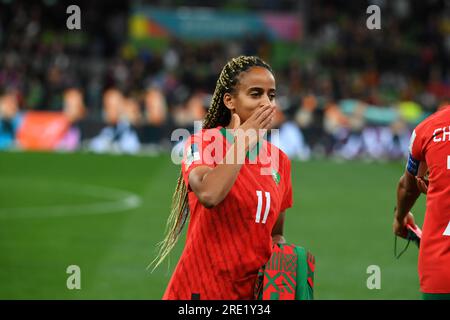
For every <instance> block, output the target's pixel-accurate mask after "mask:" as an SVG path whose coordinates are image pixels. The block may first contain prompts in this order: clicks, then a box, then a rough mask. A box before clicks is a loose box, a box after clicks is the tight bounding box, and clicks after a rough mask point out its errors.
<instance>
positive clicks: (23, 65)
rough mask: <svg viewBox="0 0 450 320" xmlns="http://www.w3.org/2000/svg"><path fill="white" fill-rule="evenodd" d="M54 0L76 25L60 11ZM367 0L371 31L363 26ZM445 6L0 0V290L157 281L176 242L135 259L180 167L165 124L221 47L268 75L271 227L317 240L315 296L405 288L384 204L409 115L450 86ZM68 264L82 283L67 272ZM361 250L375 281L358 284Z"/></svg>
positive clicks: (416, 116)
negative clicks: (250, 59) (75, 15)
mask: <svg viewBox="0 0 450 320" xmlns="http://www.w3.org/2000/svg"><path fill="white" fill-rule="evenodd" d="M70 4H77V5H78V6H79V7H80V9H81V30H68V29H67V27H66V20H67V18H68V17H69V16H70V14H67V13H66V8H67V7H68V6H69V5H70ZM370 4H376V5H378V6H380V8H381V30H369V29H368V28H367V27H366V20H367V18H368V17H369V15H368V14H367V13H366V8H367V7H368V6H369V5H370ZM449 10H450V3H449V1H408V0H400V1H395V2H388V1H383V0H380V1H372V2H368V1H355V2H351V3H350V2H348V1H332V2H331V1H323V0H322V1H294V0H292V1H291V0H283V1H247V2H245V4H244V3H242V2H240V1H232V0H229V1H222V2H220V4H211V3H209V1H201V0H197V1H195V0H192V1H175V0H172V1H171V0H166V1H162V0H161V1H123V2H121V3H120V4H119V3H115V4H114V5H111V4H108V3H107V2H101V1H98V2H97V1H78V2H73V3H69V2H65V1H58V0H45V1H35V2H33V3H28V2H25V1H16V0H2V1H0V21H1V23H0V47H1V50H0V95H1V100H0V120H1V121H0V149H1V150H2V151H0V298H2V299H24V298H30V299H56V298H61V299H85V298H86V299H159V298H160V297H161V296H162V293H163V291H164V288H165V285H166V284H167V282H168V280H169V277H170V274H171V270H172V269H173V267H174V265H175V263H176V261H177V258H178V256H179V254H180V252H181V249H182V243H181V242H180V243H179V244H178V246H177V248H176V250H175V252H174V253H173V254H172V257H171V264H170V266H169V267H168V268H167V267H166V265H165V266H164V267H160V268H159V269H157V270H156V271H155V272H154V273H150V272H149V271H148V270H147V269H146V267H147V265H148V264H149V262H150V261H151V260H152V258H153V257H154V254H155V250H154V248H155V244H156V243H157V242H158V241H160V240H161V239H162V237H163V230H164V226H165V220H166V218H167V215H168V210H169V206H170V199H171V196H172V193H173V188H174V186H175V181H176V177H177V175H178V172H179V171H178V170H179V169H178V167H177V166H176V165H175V164H173V163H172V161H171V158H170V153H171V151H172V148H173V147H174V146H175V143H174V142H172V141H170V134H171V132H172V131H173V130H174V129H175V128H187V129H188V130H190V131H191V132H192V130H193V127H192V123H193V121H194V120H199V119H201V118H202V117H203V115H204V113H205V111H206V109H207V106H208V103H209V99H210V95H211V93H212V91H213V89H214V85H215V80H216V78H217V75H218V72H219V71H220V69H221V67H222V66H223V64H224V63H225V62H226V61H227V60H228V59H229V58H230V57H231V56H235V55H238V54H258V55H260V56H261V57H263V58H264V59H266V60H267V61H268V62H269V63H271V64H272V65H273V67H274V70H275V73H276V77H277V86H278V97H277V103H278V106H279V107H280V112H279V114H278V117H277V121H276V124H275V128H279V129H280V134H281V141H280V143H281V147H282V148H283V149H284V150H285V151H286V152H287V153H288V154H289V156H290V157H291V158H292V161H293V166H292V170H293V180H292V181H293V186H294V207H293V208H292V209H290V210H289V211H288V212H287V216H288V217H287V222H286V226H285V235H286V237H287V239H288V240H289V241H290V242H293V243H296V244H299V245H302V246H304V247H306V248H308V249H310V250H311V251H312V252H313V253H314V254H315V256H316V261H317V271H316V288H315V290H316V298H318V299H417V298H419V297H420V295H419V292H418V279H417V271H416V265H417V250H416V248H414V247H413V246H411V247H410V248H409V250H408V251H407V252H406V253H405V254H404V255H403V256H402V258H401V259H399V260H396V259H395V258H394V256H393V246H394V237H393V235H392V231H391V223H392V211H393V206H394V204H395V188H396V183H397V181H398V178H399V177H400V175H401V174H402V172H403V168H404V162H405V153H406V152H407V151H406V150H407V146H408V138H409V135H410V133H411V130H412V128H413V127H414V126H415V125H416V124H417V123H418V122H419V121H420V120H422V119H423V118H424V117H426V116H427V115H429V114H430V113H432V112H433V111H435V110H436V109H437V108H439V106H441V105H443V104H445V103H448V101H449V95H450V84H449V57H450V54H449V53H450V52H449V51H450V18H449V17H450V14H449V13H450V12H449ZM424 203H425V201H424V199H421V200H420V201H419V203H418V205H417V206H416V207H415V213H416V217H417V220H418V222H419V224H420V225H421V224H422V221H423V212H424ZM405 244H406V243H405V242H404V241H400V242H399V246H404V245H405ZM69 265H78V266H80V268H81V286H82V288H81V290H68V289H67V287H66V280H67V278H68V276H69V275H68V274H67V273H66V268H67V267H68V266H69ZM370 265H378V266H379V267H380V268H381V289H380V290H369V289H368V288H367V286H366V280H367V278H368V277H369V276H370V275H369V274H367V273H366V270H367V268H368V267H369V266H370Z"/></svg>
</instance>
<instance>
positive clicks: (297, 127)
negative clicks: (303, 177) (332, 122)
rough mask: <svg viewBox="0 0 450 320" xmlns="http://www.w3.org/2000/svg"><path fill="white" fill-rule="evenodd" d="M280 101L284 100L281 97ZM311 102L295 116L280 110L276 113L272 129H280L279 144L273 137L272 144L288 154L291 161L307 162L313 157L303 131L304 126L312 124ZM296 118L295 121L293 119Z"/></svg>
mask: <svg viewBox="0 0 450 320" xmlns="http://www.w3.org/2000/svg"><path fill="white" fill-rule="evenodd" d="M278 101H279V102H280V103H282V101H283V98H282V97H281V98H280V99H278ZM304 102H305V101H304ZM309 102H311V101H310V100H308V101H307V107H306V106H304V103H303V104H302V105H301V106H300V108H299V110H298V112H296V114H293V115H291V113H290V112H289V110H286V112H284V113H283V112H282V110H281V109H280V108H278V109H277V111H276V113H275V117H274V121H273V124H272V128H279V130H280V132H279V133H280V136H279V141H278V142H279V143H278V145H277V141H275V140H276V139H272V138H273V137H272V136H271V141H270V142H271V143H273V144H274V145H275V146H277V147H278V148H280V149H281V150H282V151H283V152H284V153H286V155H287V156H288V157H289V159H298V160H302V161H306V160H308V159H309V158H310V157H311V149H310V147H309V146H308V144H307V143H306V141H305V138H304V135H303V132H302V130H301V128H302V125H305V126H308V125H310V123H311V122H312V112H313V111H314V107H313V108H312V109H311V108H310V107H311V106H310V105H309V104H308V103H309ZM294 117H295V119H293V118H294Z"/></svg>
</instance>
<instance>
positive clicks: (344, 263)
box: [0, 152, 425, 299]
mask: <svg viewBox="0 0 450 320" xmlns="http://www.w3.org/2000/svg"><path fill="white" fill-rule="evenodd" d="M292 168H293V169H292V170H293V176H292V181H293V186H294V207H293V208H291V209H289V210H288V211H287V218H286V219H287V220H286V225H285V236H286V238H287V239H288V241H289V242H293V243H296V244H299V245H302V246H304V247H306V248H308V249H310V250H311V252H312V253H313V254H314V255H315V256H316V264H317V266H316V275H315V284H316V286H315V297H316V298H317V299H419V298H420V293H419V289H418V278H417V248H416V247H415V246H414V245H411V246H410V247H409V249H408V251H407V252H406V253H405V254H404V255H403V256H402V257H401V259H399V260H396V259H395V258H394V257H393V246H394V237H393V235H392V232H391V224H392V219H393V218H392V216H393V215H392V210H393V207H394V204H395V188H396V184H397V181H398V178H399V177H400V175H401V173H402V171H403V168H404V164H403V163H383V164H381V163H363V162H346V163H336V162H332V161H325V160H323V161H311V162H294V163H293V165H292ZM178 172H179V169H178V168H177V166H175V165H174V164H172V163H171V161H170V157H169V156H168V155H163V156H155V157H131V156H111V155H110V156H99V155H92V154H47V153H4V152H2V153H0V299H160V298H161V296H162V294H163V291H164V289H165V286H166V284H167V282H168V281H169V277H170V273H171V270H172V269H173V267H174V265H175V264H176V261H177V258H178V256H179V254H180V253H181V250H182V246H183V243H182V242H180V243H179V244H178V246H177V248H176V250H175V252H174V253H173V255H172V257H171V264H170V268H169V269H168V268H167V264H165V265H164V267H160V268H159V269H157V270H156V271H155V272H154V273H150V272H149V271H148V270H146V266H147V265H148V263H149V262H150V261H151V259H152V258H153V256H154V253H155V252H154V246H155V244H156V243H157V242H158V241H159V240H161V238H162V236H163V231H164V227H165V220H166V218H167V215H168V210H169V205H170V199H171V195H172V193H173V188H174V185H175V181H176V178H177V175H178ZM424 205H425V201H424V199H423V197H422V199H421V200H420V202H419V203H418V204H417V205H416V207H415V212H416V220H417V222H418V223H419V224H420V225H421V224H422V221H423V212H424ZM405 243H406V242H404V241H400V242H399V245H400V246H404V245H405ZM69 265H78V266H79V267H80V268H81V289H80V290H69V289H67V287H66V280H67V278H68V277H69V274H67V273H66V269H67V267H68V266H69ZM370 265H378V266H379V267H380V268H381V289H380V290H377V289H375V290H369V289H368V288H367V286H366V280H367V278H368V277H369V274H367V272H366V270H367V267H368V266H370Z"/></svg>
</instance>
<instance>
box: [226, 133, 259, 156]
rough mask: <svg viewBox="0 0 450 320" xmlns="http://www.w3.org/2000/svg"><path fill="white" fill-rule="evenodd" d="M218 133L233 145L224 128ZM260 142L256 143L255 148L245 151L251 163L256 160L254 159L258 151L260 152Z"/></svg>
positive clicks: (232, 140) (232, 138) (231, 138)
mask: <svg viewBox="0 0 450 320" xmlns="http://www.w3.org/2000/svg"><path fill="white" fill-rule="evenodd" d="M220 133H221V134H222V135H223V136H224V137H225V138H226V139H227V140H228V142H229V143H230V144H233V143H234V137H233V136H232V135H231V134H230V133H229V132H228V131H227V129H226V128H225V127H222V128H220ZM261 147H262V142H261V141H258V143H257V144H256V146H255V147H254V148H253V149H252V150H249V151H247V155H246V156H247V159H249V160H251V161H253V160H255V159H256V157H257V156H258V155H259V151H260V150H261Z"/></svg>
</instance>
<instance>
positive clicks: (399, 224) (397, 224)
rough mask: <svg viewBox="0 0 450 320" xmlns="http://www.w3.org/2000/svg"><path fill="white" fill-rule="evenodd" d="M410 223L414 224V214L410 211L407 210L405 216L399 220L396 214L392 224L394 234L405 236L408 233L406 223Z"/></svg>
mask: <svg viewBox="0 0 450 320" xmlns="http://www.w3.org/2000/svg"><path fill="white" fill-rule="evenodd" d="M408 224H409V225H411V226H415V225H416V222H415V221H414V216H413V214H412V213H411V212H408V214H407V215H406V216H405V218H403V220H401V221H399V220H398V219H397V215H396V217H395V218H394V223H393V224H392V229H393V231H394V234H395V235H397V236H399V237H402V238H405V239H406V237H407V235H408V228H407V227H406V226H407V225H408Z"/></svg>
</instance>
